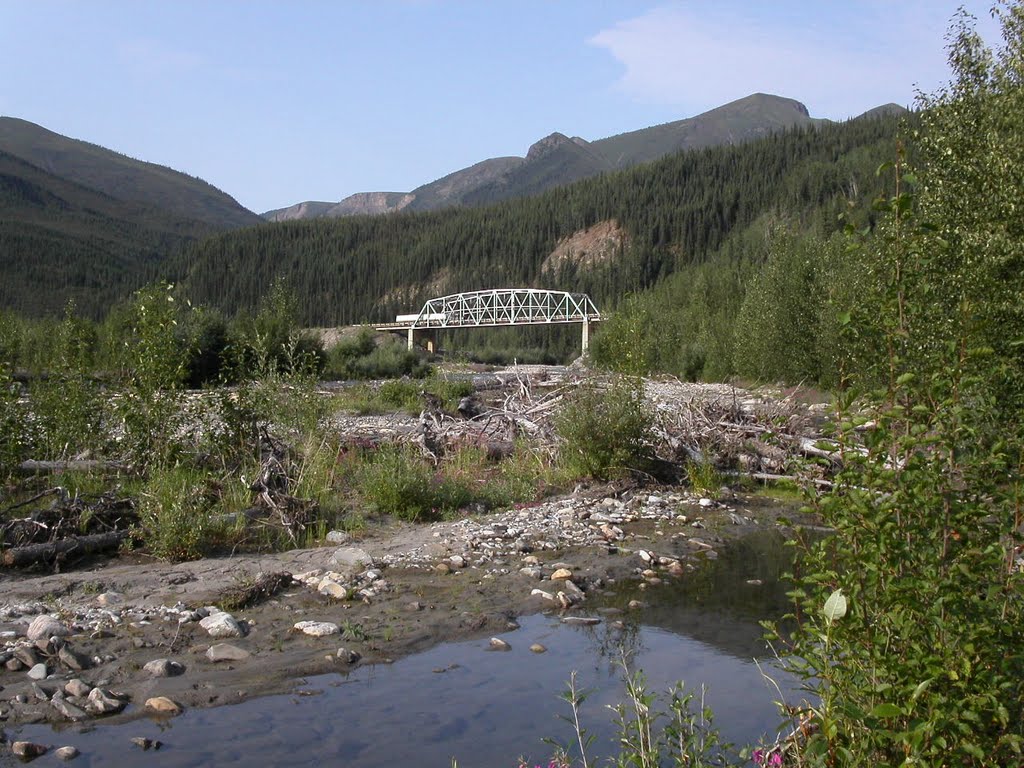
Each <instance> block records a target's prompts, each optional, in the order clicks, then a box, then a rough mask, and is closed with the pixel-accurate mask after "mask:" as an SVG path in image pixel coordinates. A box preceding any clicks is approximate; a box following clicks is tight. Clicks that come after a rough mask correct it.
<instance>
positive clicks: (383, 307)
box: [170, 115, 899, 325]
mask: <svg viewBox="0 0 1024 768" xmlns="http://www.w3.org/2000/svg"><path fill="white" fill-rule="evenodd" d="M898 124H899V119H898V118H896V117H893V116H887V115H883V116H882V117H879V118H872V119H858V120H852V121H849V122H846V123H842V124H826V125H821V126H807V127H802V128H796V129H792V130H789V131H786V132H784V133H776V134H772V135H770V136H768V137H767V138H764V139H761V140H758V141H754V142H751V143H747V144H743V145H740V146H720V147H714V148H709V149H705V150H701V151H690V152H681V153H678V154H675V155H671V156H669V157H666V158H664V159H662V160H659V161H656V162H653V163H649V164H646V165H641V166H637V167H635V168H633V169H630V170H626V171H619V172H609V173H605V174H602V175H600V176H597V177H595V178H591V179H586V180H584V181H580V182H577V183H575V184H572V185H570V186H566V187H561V188H558V189H554V190H550V191H548V192H545V193H543V194H540V195H537V196H535V197H529V198H520V199H516V200H511V201H507V202H505V203H501V204H497V205H493V206H489V207H474V208H458V209H447V210H442V211H436V212H430V213H408V212H401V213H395V214H392V215H389V216H386V217H370V216H363V217H353V218H347V219H315V220H310V221H291V222H286V223H280V224H266V225H263V226H259V227H256V228H252V229H246V230H239V231H235V232H230V233H225V234H223V235H218V236H215V237H211V238H209V239H207V240H205V241H203V242H202V243H199V244H197V245H195V246H194V247H191V248H189V249H188V250H187V251H186V252H184V253H183V254H182V255H181V257H180V258H178V259H176V260H175V261H174V263H173V264H172V268H171V272H170V277H171V278H172V279H174V280H176V281H179V282H181V283H182V284H183V287H184V288H185V290H186V292H187V293H188V294H189V295H190V296H191V297H192V298H193V299H194V300H196V301H198V302H200V303H203V304H208V305H213V306H217V307H219V308H221V309H222V310H224V311H225V312H227V313H229V314H230V313H233V312H235V311H238V310H240V309H252V308H254V307H255V306H257V304H258V302H259V298H260V296H261V295H262V294H263V293H264V292H265V291H266V289H267V287H268V286H269V285H271V284H272V283H273V282H274V280H275V279H276V278H278V277H284V278H287V279H288V280H289V281H290V283H291V285H292V287H293V289H294V290H295V292H296V293H297V295H298V296H299V297H300V300H301V302H302V305H303V306H302V311H303V318H302V319H303V321H304V322H307V323H310V324H314V325H333V324H337V323H352V322H368V321H381V320H386V319H388V318H390V316H392V315H393V314H395V313H396V312H398V311H408V310H409V309H410V308H415V307H417V306H418V305H419V304H420V303H421V302H422V301H423V300H424V299H425V298H428V297H430V296H434V295H438V294H441V293H449V292H455V291H464V290H472V289H479V288H488V287H502V286H523V285H536V286H544V287H553V288H559V289H564V290H574V291H577V290H578V291H586V292H589V293H591V294H592V295H593V296H594V297H595V298H596V299H597V300H598V301H599V302H602V303H604V304H608V303H609V302H615V301H617V300H618V299H619V298H620V297H621V296H622V295H624V294H625V293H627V292H629V291H639V290H643V289H646V288H649V287H650V286H652V285H654V284H656V283H657V282H658V281H660V280H661V279H663V278H664V277H666V276H667V275H669V274H671V273H673V272H675V271H676V270H677V269H679V268H680V267H682V266H685V265H687V264H692V263H695V262H699V261H700V260H702V259H704V258H706V257H707V255H708V254H710V253H712V252H713V251H715V250H716V249H717V248H718V247H719V246H720V245H721V244H722V243H723V242H724V241H725V239H726V238H727V237H728V236H729V235H730V234H731V233H734V232H736V231H739V230H741V229H743V228H746V227H749V226H750V225H751V224H752V223H753V222H754V221H756V220H757V219H758V218H759V217H762V216H764V215H766V214H772V213H778V214H779V215H781V216H785V217H788V218H792V219H795V220H798V221H801V222H802V225H803V226H805V227H807V228H817V229H820V230H822V231H826V232H827V231H831V230H832V229H834V228H835V227H836V226H837V215H838V214H839V213H840V212H842V211H844V210H845V209H846V201H847V200H848V199H850V198H855V199H858V200H861V201H863V200H864V199H866V198H870V197H873V196H874V194H875V193H876V192H877V191H878V189H879V187H878V181H877V179H876V178H875V176H874V171H875V168H876V167H877V166H878V164H879V163H880V162H882V161H883V160H886V159H888V158H890V157H891V156H892V153H893V151H894V147H895V137H896V133H897V127H898ZM570 141H571V140H570ZM602 222H614V227H611V229H612V230H613V231H615V232H617V233H620V234H619V235H617V236H618V237H619V240H620V247H619V249H618V253H617V254H615V255H614V256H612V257H611V258H607V257H606V258H602V259H601V260H599V261H597V262H594V261H593V260H589V261H588V260H586V259H572V258H562V259H560V260H559V262H558V266H557V268H554V269H552V268H550V262H549V268H548V269H546V270H545V269H542V265H544V263H545V261H546V260H547V259H548V257H549V256H551V254H552V253H553V252H554V251H555V250H556V248H557V247H558V246H559V244H560V243H564V242H565V240H566V238H569V237H571V236H573V235H574V234H577V233H580V232H582V231H586V230H588V229H589V228H591V227H593V226H594V225H597V224H599V223H602Z"/></svg>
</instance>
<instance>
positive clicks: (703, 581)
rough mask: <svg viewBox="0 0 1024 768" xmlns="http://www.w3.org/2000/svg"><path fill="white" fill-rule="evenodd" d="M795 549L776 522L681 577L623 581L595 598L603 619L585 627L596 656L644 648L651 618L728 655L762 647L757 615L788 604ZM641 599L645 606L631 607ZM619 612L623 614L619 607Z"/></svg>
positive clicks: (773, 614)
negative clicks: (655, 582)
mask: <svg viewBox="0 0 1024 768" xmlns="http://www.w3.org/2000/svg"><path fill="white" fill-rule="evenodd" d="M791 564H792V549H791V548H790V547H787V546H786V544H785V539H784V537H783V536H782V535H781V534H780V533H779V532H778V531H777V530H775V529H770V530H765V531H758V532H755V533H753V534H751V535H749V536H746V537H744V538H743V539H740V540H738V541H735V542H733V543H731V544H730V545H729V546H728V547H726V548H724V549H723V550H722V551H721V552H720V553H719V557H718V558H717V559H716V560H709V561H707V562H706V563H705V564H704V565H703V566H701V567H698V568H697V569H696V570H694V571H692V572H690V573H688V574H687V575H686V576H684V577H682V578H681V579H678V580H673V581H666V582H665V583H664V584H663V585H661V586H656V587H649V588H646V589H642V588H641V587H640V583H639V582H628V583H625V582H624V583H622V584H620V585H618V586H617V589H616V591H615V592H614V593H612V594H609V595H605V596H601V597H597V598H595V600H594V604H593V605H594V608H595V609H596V610H597V611H598V612H599V613H601V614H603V615H604V616H605V618H606V621H605V622H602V623H601V624H599V625H596V626H593V627H586V628H585V630H586V635H585V636H586V637H587V639H588V641H589V642H590V643H591V645H592V646H593V650H594V654H595V658H598V659H601V660H607V662H608V663H609V664H610V665H614V666H616V667H618V666H619V665H620V663H621V660H622V658H623V657H624V658H626V659H627V660H628V659H631V658H633V657H634V656H635V655H636V654H637V653H639V652H640V651H641V650H643V647H642V640H641V633H640V627H641V625H646V626H650V627H656V628H659V629H663V630H667V631H669V632H673V633H675V634H678V635H683V636H687V637H691V638H693V639H694V640H697V641H699V642H702V643H706V644H708V645H711V646H713V647H715V648H716V649H717V650H719V651H721V652H723V653H726V654H728V655H730V656H734V657H737V658H741V659H744V660H749V659H750V658H753V657H761V656H763V655H764V654H765V651H766V646H765V643H764V640H763V635H764V632H763V629H762V627H761V624H760V622H761V621H763V620H766V619H776V620H777V619H779V618H781V617H782V615H783V614H784V613H785V612H786V611H787V610H788V609H789V607H790V603H789V598H788V597H787V596H786V590H787V589H788V585H787V584H786V582H785V581H784V580H783V576H784V575H785V574H786V573H787V572H788V571H789V569H790V567H791ZM632 600H637V601H639V602H641V603H643V604H644V605H643V607H639V608H634V609H631V608H629V603H630V601H632ZM615 612H618V613H615Z"/></svg>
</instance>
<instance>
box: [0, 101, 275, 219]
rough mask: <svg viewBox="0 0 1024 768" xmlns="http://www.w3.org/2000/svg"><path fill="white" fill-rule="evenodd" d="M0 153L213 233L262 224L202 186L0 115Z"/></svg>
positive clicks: (168, 170)
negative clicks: (209, 228)
mask: <svg viewBox="0 0 1024 768" xmlns="http://www.w3.org/2000/svg"><path fill="white" fill-rule="evenodd" d="M0 150H3V151H5V152H7V153H9V154H11V155H13V156H15V157H18V158H20V159H21V160H24V161H25V162H27V163H29V164H31V165H33V166H35V167H36V168H39V169H40V170H42V171H45V172H46V173H49V174H51V175H53V176H55V177H60V178H65V179H68V180H70V181H73V182H75V183H76V184H79V185H81V186H83V187H87V188H90V189H94V190H96V191H98V192H102V193H103V194H105V195H108V196H110V197H112V198H115V199H118V200H122V201H125V202H130V203H143V204H146V205H149V206H151V207H153V208H160V209H163V210H165V211H167V212H168V213H170V214H173V215H176V216H179V217H181V218H187V219H193V220H196V221H200V222H203V223H205V224H208V225H211V226H213V227H214V228H216V229H233V228H236V227H244V226H252V225H255V224H259V223H260V222H261V221H262V219H261V218H260V217H259V216H257V215H256V214H255V213H253V212H252V211H250V210H248V209H247V208H244V207H243V206H242V205H241V204H239V203H238V201H237V200H235V199H234V198H233V197H232V196H230V195H229V194H227V193H226V192H224V191H222V190H220V189H218V188H217V187H215V186H213V185H212V184H210V183H209V182H207V181H204V180H202V179H199V178H196V177H194V176H190V175H188V174H186V173H183V172H181V171H177V170H175V169H173V168H169V167H167V166H164V165H158V164H157V163H150V162H147V161H145V160H137V159H135V158H132V157H129V156H128V155H125V154H122V153H120V152H117V151H115V150H112V149H108V148H106V147H101V146H100V145H98V144H92V143H90V142H87V141H82V140H81V139H74V138H70V137H68V136H64V135H62V134H59V133H56V132H54V131H51V130H49V129H48V128H44V127H43V126H41V125H37V124H36V123H33V122H30V121H28V120H24V119H22V118H18V117H11V116H0Z"/></svg>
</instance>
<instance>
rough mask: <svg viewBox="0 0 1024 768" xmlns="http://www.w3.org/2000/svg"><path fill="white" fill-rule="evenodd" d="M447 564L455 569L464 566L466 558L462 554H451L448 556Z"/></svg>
mask: <svg viewBox="0 0 1024 768" xmlns="http://www.w3.org/2000/svg"><path fill="white" fill-rule="evenodd" d="M448 564H449V565H450V566H451V567H452V568H455V569H458V568H465V567H466V558H464V557H463V556H462V555H452V556H451V557H449V558H448Z"/></svg>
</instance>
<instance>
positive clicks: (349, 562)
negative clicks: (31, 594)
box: [331, 547, 373, 568]
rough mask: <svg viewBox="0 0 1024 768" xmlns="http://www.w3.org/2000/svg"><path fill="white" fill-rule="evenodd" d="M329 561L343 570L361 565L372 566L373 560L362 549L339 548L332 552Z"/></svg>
mask: <svg viewBox="0 0 1024 768" xmlns="http://www.w3.org/2000/svg"><path fill="white" fill-rule="evenodd" d="M331 561H332V562H333V563H334V564H335V565H340V566H342V567H344V568H355V567H357V566H363V565H373V558H372V557H370V555H369V554H368V553H367V552H366V550H364V549H360V548H359V547H340V548H339V549H336V550H335V551H334V554H333V555H332V556H331Z"/></svg>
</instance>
